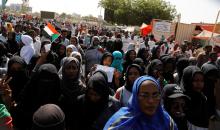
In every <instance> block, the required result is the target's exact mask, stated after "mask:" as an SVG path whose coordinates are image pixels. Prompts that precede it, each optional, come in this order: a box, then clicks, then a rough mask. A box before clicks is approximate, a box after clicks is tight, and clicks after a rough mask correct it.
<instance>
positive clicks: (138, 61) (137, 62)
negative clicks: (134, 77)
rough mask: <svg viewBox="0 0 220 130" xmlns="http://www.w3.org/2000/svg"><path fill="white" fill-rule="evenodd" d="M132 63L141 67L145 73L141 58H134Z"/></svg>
mask: <svg viewBox="0 0 220 130" xmlns="http://www.w3.org/2000/svg"><path fill="white" fill-rule="evenodd" d="M133 63H134V64H137V65H139V66H140V67H141V68H142V72H143V74H145V66H144V61H143V60H142V59H141V58H135V60H134V62H133Z"/></svg>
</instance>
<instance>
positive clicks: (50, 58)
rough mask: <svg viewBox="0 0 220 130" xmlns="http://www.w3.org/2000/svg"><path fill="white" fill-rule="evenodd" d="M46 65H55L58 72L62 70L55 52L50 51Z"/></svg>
mask: <svg viewBox="0 0 220 130" xmlns="http://www.w3.org/2000/svg"><path fill="white" fill-rule="evenodd" d="M46 63H48V64H53V65H55V66H56V68H57V70H58V69H59V68H60V63H59V58H58V55H57V54H56V53H55V52H53V51H49V53H48V55H47V61H46Z"/></svg>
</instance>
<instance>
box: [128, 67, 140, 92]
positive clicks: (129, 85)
mask: <svg viewBox="0 0 220 130" xmlns="http://www.w3.org/2000/svg"><path fill="white" fill-rule="evenodd" d="M131 68H136V69H137V70H138V71H139V74H140V76H142V75H143V70H142V68H141V67H140V66H139V65H137V64H131V65H130V66H128V68H127V70H126V73H125V80H126V81H125V88H126V89H127V90H128V91H130V92H132V88H133V84H134V83H132V84H131V83H130V82H129V79H128V76H129V74H128V73H129V71H130V69H131Z"/></svg>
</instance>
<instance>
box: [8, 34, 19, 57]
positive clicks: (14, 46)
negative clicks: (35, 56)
mask: <svg viewBox="0 0 220 130" xmlns="http://www.w3.org/2000/svg"><path fill="white" fill-rule="evenodd" d="M10 34H11V35H12V39H9V40H8V41H7V49H8V51H9V53H11V54H15V53H17V52H19V45H18V43H17V42H16V40H15V32H10Z"/></svg>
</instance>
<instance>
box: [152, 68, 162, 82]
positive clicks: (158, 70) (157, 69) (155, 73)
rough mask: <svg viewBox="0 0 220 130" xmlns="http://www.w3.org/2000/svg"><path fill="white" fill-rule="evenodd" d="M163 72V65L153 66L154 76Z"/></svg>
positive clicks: (158, 75) (157, 76) (156, 76)
mask: <svg viewBox="0 0 220 130" xmlns="http://www.w3.org/2000/svg"><path fill="white" fill-rule="evenodd" d="M162 74H163V65H156V66H155V67H153V75H154V78H156V79H157V78H159V77H160V76H161V75H162Z"/></svg>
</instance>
